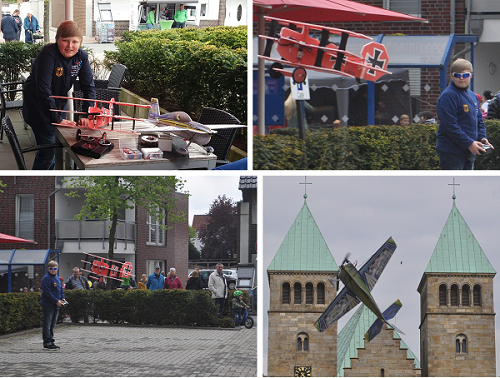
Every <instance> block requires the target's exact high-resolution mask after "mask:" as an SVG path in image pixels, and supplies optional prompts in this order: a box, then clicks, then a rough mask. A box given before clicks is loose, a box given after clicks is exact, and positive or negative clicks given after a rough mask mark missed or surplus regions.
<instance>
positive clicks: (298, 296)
mask: <svg viewBox="0 0 500 378" xmlns="http://www.w3.org/2000/svg"><path fill="white" fill-rule="evenodd" d="M293 303H294V304H301V303H302V285H301V284H300V283H299V282H297V283H295V284H294V285H293Z"/></svg>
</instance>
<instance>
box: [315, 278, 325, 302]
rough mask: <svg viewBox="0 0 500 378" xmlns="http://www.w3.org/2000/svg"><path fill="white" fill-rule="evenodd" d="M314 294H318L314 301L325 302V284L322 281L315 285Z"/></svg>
mask: <svg viewBox="0 0 500 378" xmlns="http://www.w3.org/2000/svg"><path fill="white" fill-rule="evenodd" d="M316 295H317V296H318V299H317V301H316V303H318V304H325V284H324V283H323V282H320V283H319V284H318V286H317V287H316Z"/></svg>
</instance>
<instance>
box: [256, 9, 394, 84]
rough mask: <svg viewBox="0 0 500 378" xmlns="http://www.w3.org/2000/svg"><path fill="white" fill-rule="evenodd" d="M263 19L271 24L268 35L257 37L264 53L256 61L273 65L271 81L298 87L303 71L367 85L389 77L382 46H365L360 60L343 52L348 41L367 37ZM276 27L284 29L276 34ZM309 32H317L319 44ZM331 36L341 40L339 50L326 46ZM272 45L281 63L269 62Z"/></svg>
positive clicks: (313, 26) (277, 19)
mask: <svg viewBox="0 0 500 378" xmlns="http://www.w3.org/2000/svg"><path fill="white" fill-rule="evenodd" d="M264 19H265V20H267V21H271V28H270V32H269V35H267V36H264V35H259V38H261V39H265V40H266V47H265V50H264V53H263V55H259V58H262V59H266V60H269V61H272V62H274V63H273V64H272V65H271V68H270V70H269V74H270V75H271V77H273V78H279V77H281V76H282V75H284V76H287V77H291V78H292V79H293V81H294V82H295V83H299V84H300V83H303V82H304V81H305V80H306V77H307V73H306V69H310V70H314V71H319V72H326V73H331V74H336V75H341V76H346V77H356V78H359V79H364V80H369V81H375V80H378V79H379V78H380V77H381V76H383V75H385V74H390V72H389V71H387V70H386V69H387V65H388V64H389V55H388V54H387V50H386V49H385V47H384V45H382V44H381V43H377V42H370V43H368V44H366V45H365V46H363V48H362V50H361V56H358V55H356V54H353V53H351V52H349V51H347V50H346V46H347V40H348V38H349V37H355V38H361V39H369V40H371V38H370V37H367V36H366V35H363V34H360V33H354V32H351V31H348V30H343V29H337V28H331V27H326V26H320V25H313V24H306V23H302V22H295V21H289V20H284V19H280V18H275V17H269V16H265V17H264ZM279 25H282V26H283V27H282V28H281V31H280V33H279V34H277V29H278V26H279ZM297 28H301V31H297ZM310 30H319V31H320V32H321V38H320V40H318V39H316V38H313V37H311V36H310V35H309V31H310ZM331 34H333V35H340V36H341V39H340V44H339V45H338V46H337V45H335V44H333V43H330V42H329V37H330V35H331ZM274 43H277V47H276V50H277V51H278V53H279V54H280V56H281V59H276V58H271V48H272V46H273V44H274ZM283 65H286V66H291V67H296V68H295V69H294V70H293V71H288V70H286V69H284V68H283Z"/></svg>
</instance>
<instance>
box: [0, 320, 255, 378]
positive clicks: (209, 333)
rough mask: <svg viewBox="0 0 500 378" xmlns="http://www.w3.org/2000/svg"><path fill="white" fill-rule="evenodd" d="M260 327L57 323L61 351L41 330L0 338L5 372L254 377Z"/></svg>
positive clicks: (11, 374)
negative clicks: (49, 346)
mask: <svg viewBox="0 0 500 378" xmlns="http://www.w3.org/2000/svg"><path fill="white" fill-rule="evenodd" d="M256 328H257V327H255V326H254V327H253V328H252V329H246V328H241V329H239V330H237V329H227V330H226V329H188V328H167V327H165V328H164V327H148V326H146V327H131V326H113V325H84V324H78V325H73V324H58V325H57V326H56V329H55V332H54V336H55V339H56V342H55V343H56V345H58V346H60V347H61V349H60V350H59V351H49V350H44V349H43V348H42V332H41V329H38V330H33V331H30V332H22V333H18V334H14V335H6V336H2V337H0V376H8V377H21V376H34V377H42V376H54V377H60V376H65V377H77V376H78V377H93V376H99V377H101V376H102V377H106V376H108V377H123V376H125V377H151V376H167V377H172V376H175V377H255V376H257V329H256Z"/></svg>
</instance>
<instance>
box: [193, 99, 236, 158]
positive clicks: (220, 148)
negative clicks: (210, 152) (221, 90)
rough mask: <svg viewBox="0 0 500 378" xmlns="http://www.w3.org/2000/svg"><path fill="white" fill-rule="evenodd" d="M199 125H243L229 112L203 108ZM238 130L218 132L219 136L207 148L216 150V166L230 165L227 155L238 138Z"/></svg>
mask: <svg viewBox="0 0 500 378" xmlns="http://www.w3.org/2000/svg"><path fill="white" fill-rule="evenodd" d="M198 122H199V123H201V124H203V125H208V126H210V125H241V122H240V121H239V119H238V118H236V117H235V116H233V115H232V114H229V113H228V112H226V111H224V110H220V109H214V108H208V107H206V108H202V109H201V114H200V118H199V120H198ZM237 131H238V128H230V129H221V130H217V134H215V135H213V136H212V138H211V139H210V142H208V144H207V146H210V147H212V148H213V149H214V154H215V155H217V161H216V165H217V166H219V165H223V164H227V163H229V160H227V155H228V154H229V150H230V149H231V146H232V144H233V141H234V137H235V136H236V132H237Z"/></svg>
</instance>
